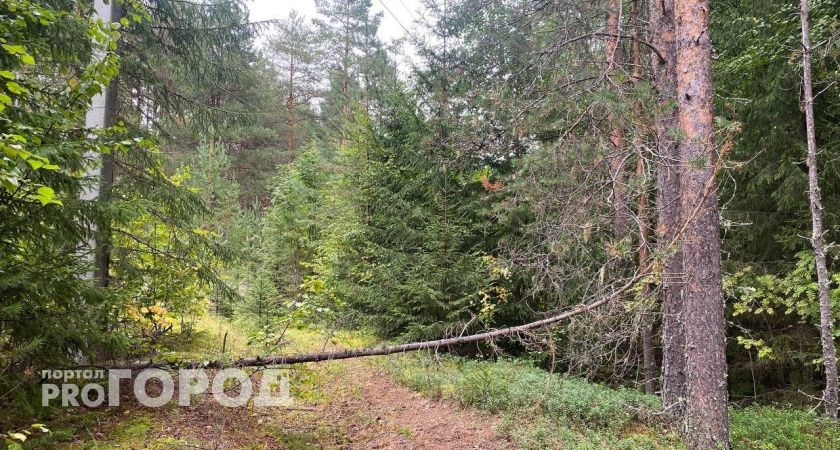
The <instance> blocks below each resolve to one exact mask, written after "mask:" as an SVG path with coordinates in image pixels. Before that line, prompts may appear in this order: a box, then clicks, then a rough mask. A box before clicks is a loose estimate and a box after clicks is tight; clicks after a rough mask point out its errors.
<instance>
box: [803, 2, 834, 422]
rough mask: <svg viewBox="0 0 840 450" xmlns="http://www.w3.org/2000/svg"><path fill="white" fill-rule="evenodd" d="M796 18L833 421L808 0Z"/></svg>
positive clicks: (828, 308) (831, 356) (827, 387)
mask: <svg viewBox="0 0 840 450" xmlns="http://www.w3.org/2000/svg"><path fill="white" fill-rule="evenodd" d="M800 5H801V6H800V14H799V15H800V18H801V21H802V82H803V89H804V91H805V92H804V93H805V127H806V134H807V137H808V158H807V162H808V198H809V200H810V203H811V221H812V223H813V232H812V234H811V243H812V245H813V246H814V255H815V262H816V266H817V285H818V286H819V299H820V340H821V342H822V352H823V361H824V364H825V392H824V394H823V400H824V401H825V410H826V413H827V414H828V416H829V417H831V418H832V419H837V353H836V350H835V348H834V333H833V330H832V320H831V300H830V299H829V295H828V283H829V278H828V269H827V267H826V262H825V243H824V242H823V224H822V209H823V207H822V199H821V198H820V197H821V196H820V185H819V181H818V176H817V175H818V172H817V139H816V132H815V129H814V92H813V86H812V81H811V36H810V34H811V30H810V28H811V24H810V17H809V16H810V13H809V8H808V0H801V3H800Z"/></svg>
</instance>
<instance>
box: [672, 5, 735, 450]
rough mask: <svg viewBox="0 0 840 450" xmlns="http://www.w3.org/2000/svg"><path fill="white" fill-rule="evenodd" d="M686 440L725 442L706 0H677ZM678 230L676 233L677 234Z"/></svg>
mask: <svg viewBox="0 0 840 450" xmlns="http://www.w3.org/2000/svg"><path fill="white" fill-rule="evenodd" d="M674 6H675V19H676V31H677V34H676V36H677V37H676V41H677V103H678V105H679V113H678V118H679V127H680V135H681V136H680V137H681V138H680V142H679V150H680V153H679V156H680V166H681V169H682V170H681V172H682V173H681V178H680V188H681V202H680V203H681V207H682V213H683V214H682V228H681V230H680V231H679V232H678V236H677V237H678V240H679V241H680V242H681V243H682V248H683V265H684V271H685V284H684V286H683V299H684V322H685V339H686V346H685V350H686V374H687V386H686V387H687V390H686V414H685V417H686V443H687V444H688V447H689V448H690V449H702V450H706V449H719V448H729V447H730V443H729V415H728V410H727V406H728V392H727V383H726V336H725V322H724V299H723V286H722V284H723V283H722V278H721V266H720V264H721V263H720V229H719V225H720V219H719V217H718V209H717V186H716V182H715V175H716V172H717V168H718V167H719V166H718V157H717V152H716V151H715V147H714V140H713V138H714V116H713V107H712V70H711V68H712V67H711V65H712V44H711V40H710V38H709V1H708V0H676V1H675V3H674ZM680 234H681V235H682V236H680Z"/></svg>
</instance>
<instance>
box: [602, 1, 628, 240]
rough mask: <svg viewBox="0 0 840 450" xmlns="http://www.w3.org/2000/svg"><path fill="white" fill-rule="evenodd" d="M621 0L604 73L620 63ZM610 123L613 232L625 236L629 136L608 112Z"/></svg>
mask: <svg viewBox="0 0 840 450" xmlns="http://www.w3.org/2000/svg"><path fill="white" fill-rule="evenodd" d="M621 10H622V1H621V0H611V1H610V4H609V5H608V9H607V33H606V34H607V37H606V45H605V46H604V49H605V52H606V55H605V62H606V69H605V75H606V77H607V78H609V77H610V74H611V73H613V71H615V70H616V68H618V67H619V66H620V65H621V49H620V48H619V47H618V37H619V36H620V35H621ZM607 121H608V122H609V126H610V135H609V138H610V146H611V148H610V155H609V163H610V178H611V179H612V204H613V235H614V236H615V238H616V240H621V239H624V237H625V236H627V234H628V233H629V232H630V210H629V208H628V203H627V173H626V171H625V168H624V158H625V153H626V150H627V139H626V138H625V136H624V130H623V129H622V128H621V126H620V125H618V119H617V118H616V117H615V114H613V113H612V112H610V113H609V114H608V115H607Z"/></svg>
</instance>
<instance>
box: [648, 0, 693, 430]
mask: <svg viewBox="0 0 840 450" xmlns="http://www.w3.org/2000/svg"><path fill="white" fill-rule="evenodd" d="M650 24H651V25H650V26H651V41H652V43H653V45H654V46H655V47H656V48H658V49H659V53H660V54H661V57H660V55H658V54H656V53H655V52H653V53H652V54H651V58H650V59H651V63H652V65H653V87H654V90H655V92H656V105H657V111H656V149H657V173H656V207H657V214H658V220H657V225H656V231H657V233H656V240H657V244H658V246H659V251H660V252H661V253H662V254H663V255H664V261H663V262H662V268H661V271H662V310H663V311H662V405H663V407H664V409H665V410H666V411H668V412H669V413H671V414H673V415H674V416H675V417H678V418H682V417H683V416H684V412H685V402H684V399H685V395H686V381H685V329H684V324H683V289H682V274H683V262H682V248H681V247H679V246H678V245H673V242H674V239H675V237H676V232H677V229H678V228H679V226H680V223H681V221H680V170H679V165H678V163H679V160H680V158H679V149H678V147H677V142H676V140H675V139H674V136H675V133H676V131H677V108H676V106H677V105H676V104H675V100H676V98H677V93H676V90H677V72H676V70H677V69H676V63H677V47H676V42H675V37H676V34H675V22H674V0H652V1H651V2H650Z"/></svg>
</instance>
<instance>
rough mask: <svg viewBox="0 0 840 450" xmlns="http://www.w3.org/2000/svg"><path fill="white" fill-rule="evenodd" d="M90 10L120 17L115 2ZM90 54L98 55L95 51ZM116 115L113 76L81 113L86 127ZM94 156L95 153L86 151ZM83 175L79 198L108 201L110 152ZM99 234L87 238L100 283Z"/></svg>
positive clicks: (102, 244)
mask: <svg viewBox="0 0 840 450" xmlns="http://www.w3.org/2000/svg"><path fill="white" fill-rule="evenodd" d="M93 6H94V14H95V16H96V17H98V18H100V19H102V20H103V21H105V22H106V23H110V22H118V21H119V19H120V8H119V6H118V5H117V2H115V1H110V2H106V1H104V0H96V1H94V4H93ZM94 57H101V56H97V55H95V56H94ZM116 117H117V80H116V79H114V80H112V81H111V84H109V85H108V86H106V87H105V89H104V90H103V91H102V93H100V94H97V95H96V96H94V97H93V99H92V100H91V105H90V108H88V111H87V115H86V116H85V127H87V128H91V129H92V128H107V127H110V126H112V125H114V124H115V123H116ZM88 156H95V155H88ZM85 177H86V178H93V179H96V181H95V183H94V184H92V185H90V186H88V187H85V188H83V190H82V192H81V195H80V196H79V197H80V199H81V200H87V201H94V200H96V201H100V202H105V201H108V195H109V194H110V191H111V186H112V185H113V184H114V155H113V154H110V153H109V154H103V155H102V165H101V166H100V167H96V168H93V169H90V170H89V171H88V172H87V173H86V174H85ZM98 231H99V232H98V235H99V238H98V239H97V240H96V241H94V242H91V248H92V249H93V251H94V260H93V267H94V272H93V274H91V275H90V278H95V279H96V282H97V284H98V285H99V286H101V287H107V286H108V281H109V278H108V271H109V266H110V261H111V258H110V256H111V254H110V253H111V252H110V249H109V243H108V241H109V240H110V238H109V234H110V233H109V230H108V229H107V228H106V229H102V230H98Z"/></svg>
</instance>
